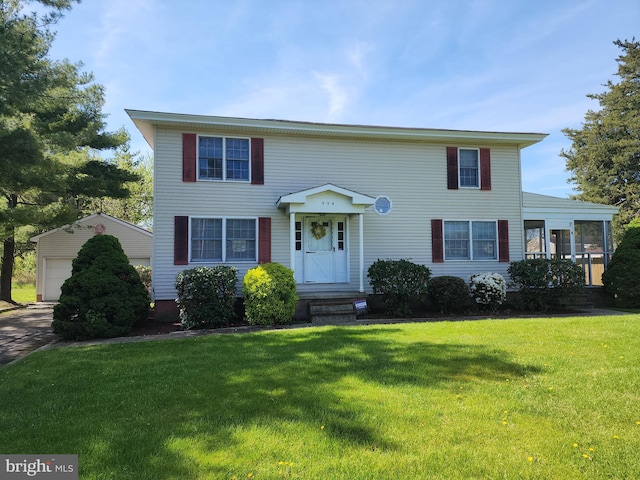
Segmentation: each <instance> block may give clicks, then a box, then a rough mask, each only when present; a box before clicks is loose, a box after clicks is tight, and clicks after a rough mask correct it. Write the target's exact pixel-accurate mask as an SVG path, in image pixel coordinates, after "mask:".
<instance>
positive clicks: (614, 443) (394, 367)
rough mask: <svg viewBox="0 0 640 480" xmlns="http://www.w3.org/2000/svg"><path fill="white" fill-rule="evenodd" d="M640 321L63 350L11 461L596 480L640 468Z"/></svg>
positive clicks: (452, 326) (191, 470) (545, 322)
mask: <svg viewBox="0 0 640 480" xmlns="http://www.w3.org/2000/svg"><path fill="white" fill-rule="evenodd" d="M639 337H640V316H639V315H625V316H623V315H620V316H610V317H580V318H577V317H576V318H549V319H526V320H523V319H520V320H494V321H490V320H489V321H474V322H442V323H415V324H411V323H410V324H402V325H385V326H369V327H321V328H305V329H292V330H276V331H269V332H261V333H254V334H242V335H224V336H207V337H195V338H190V339H175V340H167V341H160V340H158V341H151V342H143V343H124V344H112V345H104V344H103V345H97V346H86V347H73V348H62V349H54V350H47V351H41V352H37V353H34V354H32V355H30V356H28V357H26V358H25V359H23V360H22V361H20V362H18V363H15V364H12V365H9V366H6V367H3V368H2V369H0V398H1V399H2V407H1V408H2V415H0V451H2V452H4V453H22V454H27V453H51V454H54V453H57V454H62V453H77V454H79V460H80V478H83V479H218V478H219V479H232V478H237V479H246V478H255V479H278V478H297V479H320V478H327V479H349V480H351V479H354V478H376V479H407V478H434V479H487V478H509V479H511V478H522V479H556V478H557V479H568V478H570V479H596V478H619V479H622V478H636V477H637V475H638V472H639V471H640V456H639V455H638V451H640V410H638V405H640V364H639V363H638V361H637V360H638V358H640V344H639V343H638V341H637V339H638V338H639Z"/></svg>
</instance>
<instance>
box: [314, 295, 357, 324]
mask: <svg viewBox="0 0 640 480" xmlns="http://www.w3.org/2000/svg"><path fill="white" fill-rule="evenodd" d="M309 318H310V319H311V323H313V324H316V325H328V324H336V323H351V322H355V321H356V308H355V306H354V304H353V301H352V300H337V299H334V300H331V301H317V300H316V301H311V302H309Z"/></svg>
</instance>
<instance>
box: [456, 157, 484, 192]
mask: <svg viewBox="0 0 640 480" xmlns="http://www.w3.org/2000/svg"><path fill="white" fill-rule="evenodd" d="M458 154H459V161H460V187H472V188H473V187H475V188H477V187H479V186H480V181H479V179H480V175H479V172H480V158H479V154H478V150H477V149H464V148H461V149H460V150H459V151H458Z"/></svg>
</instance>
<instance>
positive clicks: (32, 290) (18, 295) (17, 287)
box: [11, 282, 36, 303]
mask: <svg viewBox="0 0 640 480" xmlns="http://www.w3.org/2000/svg"><path fill="white" fill-rule="evenodd" d="M11 297H12V298H13V301H14V302H18V303H33V302H35V301H36V286H35V284H18V283H15V282H14V283H13V284H12V288H11Z"/></svg>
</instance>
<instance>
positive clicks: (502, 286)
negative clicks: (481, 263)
mask: <svg viewBox="0 0 640 480" xmlns="http://www.w3.org/2000/svg"><path fill="white" fill-rule="evenodd" d="M469 293H470V294H471V298H473V300H474V301H475V302H476V303H477V304H479V305H482V306H483V307H484V308H486V309H488V310H491V311H492V312H495V311H497V310H498V308H499V307H500V305H502V304H503V303H504V301H505V300H506V299H507V282H505V280H504V277H503V276H502V275H500V274H499V273H476V274H474V275H471V277H469Z"/></svg>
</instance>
